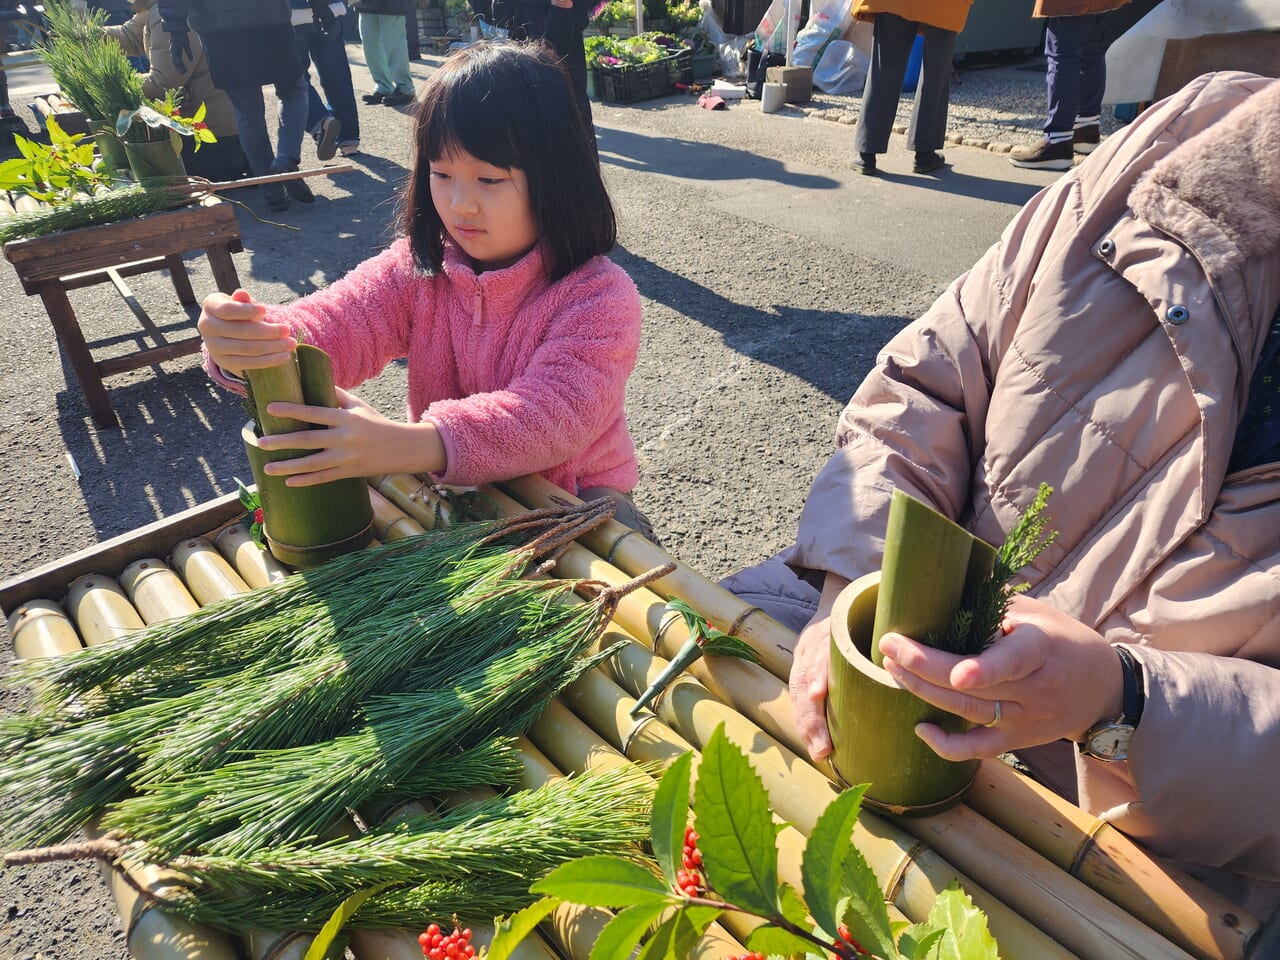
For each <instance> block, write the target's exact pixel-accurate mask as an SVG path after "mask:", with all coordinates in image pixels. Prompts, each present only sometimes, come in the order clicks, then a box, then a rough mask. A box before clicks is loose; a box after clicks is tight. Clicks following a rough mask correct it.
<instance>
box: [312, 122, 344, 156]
mask: <svg viewBox="0 0 1280 960" xmlns="http://www.w3.org/2000/svg"><path fill="white" fill-rule="evenodd" d="M341 132H342V124H341V122H339V120H338V118H337V117H325V118H324V119H323V120H321V121H320V125H319V126H318V127H316V129H315V132H314V133H312V134H311V136H312V137H313V138H314V139H315V141H316V159H317V160H332V159H333V155H334V154H335V153H337V152H338V134H340V133H341Z"/></svg>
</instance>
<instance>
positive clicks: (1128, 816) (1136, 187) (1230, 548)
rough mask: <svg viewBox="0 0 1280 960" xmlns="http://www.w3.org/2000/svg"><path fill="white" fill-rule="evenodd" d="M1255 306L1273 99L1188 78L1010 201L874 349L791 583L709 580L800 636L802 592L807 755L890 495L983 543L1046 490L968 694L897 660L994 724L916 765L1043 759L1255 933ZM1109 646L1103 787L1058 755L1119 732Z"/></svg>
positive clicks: (1263, 283)
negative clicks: (1044, 525)
mask: <svg viewBox="0 0 1280 960" xmlns="http://www.w3.org/2000/svg"><path fill="white" fill-rule="evenodd" d="M1278 306H1280V81H1273V80H1269V79H1264V78H1261V77H1256V76H1252V75H1248V74H1241V73H1223V74H1210V75H1206V76H1204V77H1200V78H1199V79H1197V80H1195V81H1194V82H1192V83H1191V84H1190V85H1188V86H1187V87H1186V88H1185V89H1183V90H1182V91H1180V92H1179V93H1178V94H1176V95H1174V96H1173V97H1171V98H1169V99H1167V100H1165V101H1163V102H1162V103H1160V104H1157V105H1156V106H1154V107H1152V108H1151V109H1150V110H1148V111H1146V112H1145V113H1143V114H1142V115H1141V116H1140V117H1138V119H1137V120H1136V121H1135V122H1134V123H1133V124H1132V125H1131V126H1130V127H1128V128H1126V129H1125V130H1123V131H1122V132H1120V133H1118V134H1116V135H1115V136H1112V137H1110V138H1108V140H1107V141H1106V142H1105V143H1104V144H1103V146H1102V147H1100V148H1099V149H1098V150H1097V151H1096V152H1095V153H1094V154H1093V155H1091V156H1090V157H1089V158H1088V159H1087V160H1086V161H1085V162H1084V163H1083V164H1082V165H1081V166H1079V167H1078V168H1077V169H1076V170H1075V171H1074V172H1073V173H1072V174H1071V175H1069V176H1067V177H1064V178H1063V179H1062V180H1060V181H1059V182H1057V183H1056V184H1054V185H1053V186H1051V187H1048V188H1047V189H1045V190H1044V191H1042V192H1041V193H1040V194H1039V195H1038V196H1036V197H1035V198H1034V199H1032V200H1031V201H1030V202H1029V203H1028V204H1027V205H1026V206H1025V207H1024V208H1023V209H1022V211H1021V212H1020V213H1019V214H1018V216H1017V217H1016V218H1015V219H1014V221H1013V222H1012V223H1011V224H1010V225H1009V227H1008V228H1007V229H1006V230H1005V232H1004V234H1003V236H1002V237H1001V239H1000V241H999V242H998V243H996V244H995V245H994V246H993V247H992V248H991V249H990V250H989V251H988V252H987V253H986V254H985V255H984V256H983V258H982V259H981V260H980V261H979V262H978V263H977V264H976V265H975V266H974V267H973V268H972V269H971V270H970V271H969V272H968V273H966V274H965V275H964V276H962V277H960V278H959V279H958V280H957V281H955V283H954V284H953V285H952V286H951V288H950V289H949V290H948V292H947V293H945V294H944V295H943V296H942V297H940V298H939V300H938V301H937V302H936V303H935V304H934V305H933V306H932V307H931V308H930V310H929V311H928V312H927V313H926V314H925V315H924V316H923V317H922V318H920V319H919V320H918V321H916V322H915V323H913V324H912V325H910V326H909V327H907V328H906V329H905V330H903V331H902V332H901V333H900V334H899V335H898V336H896V337H895V338H894V339H893V340H892V341H891V342H890V343H889V344H888V345H887V346H886V347H885V349H884V350H883V351H882V352H881V354H880V356H879V359H878V362H877V366H876V369H875V370H873V371H872V373H871V374H870V375H869V376H868V377H867V379H866V380H865V381H864V382H863V384H862V385H861V386H860V387H859V389H858V390H857V392H856V393H855V395H854V397H853V399H852V400H851V401H850V403H849V405H848V406H847V408H846V409H845V411H844V413H843V414H842V416H841V419H840V423H839V428H838V432H837V445H838V450H837V452H836V453H835V455H834V456H833V457H832V458H831V459H830V460H829V461H828V462H827V464H826V465H825V466H824V467H823V469H822V471H821V472H820V473H819V475H818V477H817V479H816V481H815V482H814V484H813V487H812V490H811V492H810V495H809V498H808V502H807V503H806V505H805V508H804V512H803V514H802V516H801V520H800V525H799V530H798V535H797V539H796V543H795V545H794V546H793V547H791V548H790V549H789V550H787V551H785V552H784V554H782V555H781V558H782V559H785V561H786V562H787V563H789V564H790V565H791V568H787V567H784V566H783V564H782V563H781V562H774V563H771V564H765V565H764V566H762V567H759V568H754V569H753V570H748V571H743V572H742V573H741V574H738V575H736V576H735V577H732V578H730V579H729V581H727V582H726V586H728V587H729V588H730V589H732V590H734V592H736V593H739V594H740V595H742V596H744V597H746V598H748V599H750V600H751V601H752V602H755V603H757V604H758V605H760V606H764V607H765V608H766V609H767V610H769V612H771V613H772V612H775V611H777V612H778V614H777V615H778V616H779V619H783V620H784V622H785V621H786V620H787V619H788V616H787V612H786V611H787V608H788V607H790V608H791V611H792V613H791V616H790V618H789V619H790V620H791V622H792V623H796V622H797V620H799V621H800V624H803V614H801V615H799V616H797V615H796V611H798V610H800V609H801V608H802V607H803V605H804V604H805V603H806V602H807V603H812V602H814V601H815V600H818V594H817V591H816V590H814V589H813V587H806V585H805V584H804V582H803V581H802V580H798V579H796V576H795V574H796V573H799V574H801V575H802V576H804V577H807V579H808V581H809V582H810V583H816V584H821V585H822V593H821V599H820V600H819V601H818V603H817V613H816V614H815V615H814V616H813V618H812V620H810V621H809V623H808V625H807V626H803V627H802V629H801V632H800V636H799V639H798V641H797V647H796V659H795V665H794V668H793V671H792V676H791V691H792V703H793V707H794V709H795V713H796V721H797V725H798V727H799V729H800V732H801V734H802V736H803V738H804V740H805V742H806V745H807V746H808V747H809V749H810V751H811V752H812V753H813V754H814V755H815V756H823V755H825V754H826V753H827V752H828V751H829V749H830V746H829V740H828V738H827V733H826V727H825V720H824V717H823V713H822V711H823V707H824V703H825V693H826V676H827V673H826V671H827V651H828V636H829V634H828V631H827V627H828V619H827V612H828V611H829V610H830V605H831V602H832V600H833V599H834V596H835V594H836V592H838V590H839V589H840V587H841V586H843V585H844V584H846V583H847V582H849V581H850V580H852V579H854V578H857V577H859V576H861V575H863V574H865V573H868V572H871V571H874V570H876V569H878V568H879V566H880V560H881V554H882V550H883V533H884V529H885V520H886V515H887V512H888V507H889V498H890V494H891V492H892V490H893V489H894V488H900V489H902V490H903V491H905V492H906V493H909V494H911V495H912V496H914V497H916V498H918V499H921V500H924V501H926V502H928V503H930V504H932V505H933V506H934V507H936V508H938V509H939V510H941V511H943V512H944V513H946V514H947V515H948V516H950V517H953V518H956V519H957V520H958V521H959V522H961V523H962V524H964V525H965V526H966V527H967V528H968V529H969V530H971V531H972V532H974V533H975V534H977V535H978V536H980V537H982V538H983V539H985V540H987V541H988V542H992V543H999V542H1000V541H1001V540H1002V539H1003V538H1004V537H1005V535H1006V534H1007V532H1008V531H1009V530H1010V528H1011V527H1012V526H1013V524H1014V523H1015V522H1016V520H1017V519H1018V517H1019V516H1020V515H1021V513H1022V512H1023V511H1024V510H1025V508H1026V507H1027V506H1028V504H1029V503H1030V502H1031V499H1032V498H1033V496H1034V494H1035V491H1036V489H1037V486H1038V485H1039V484H1040V483H1041V482H1045V483H1048V484H1050V485H1052V486H1053V487H1054V488H1055V493H1054V494H1053V495H1052V497H1051V498H1050V499H1049V505H1048V514H1049V515H1050V526H1051V527H1053V528H1055V529H1056V530H1057V531H1058V538H1057V540H1056V541H1055V542H1054V543H1053V544H1052V546H1051V547H1050V548H1049V549H1048V550H1047V551H1046V552H1045V553H1044V554H1042V555H1041V557H1040V558H1039V559H1038V560H1037V561H1036V563H1035V564H1034V565H1033V567H1032V568H1030V569H1028V570H1026V571H1024V575H1025V576H1026V579H1027V581H1028V582H1029V584H1030V590H1029V596H1030V597H1033V598H1036V599H1034V600H1033V599H1025V600H1021V601H1015V605H1014V606H1013V608H1012V609H1011V620H1012V622H1014V623H1016V624H1019V625H1018V626H1015V627H1014V629H1013V630H1012V632H1011V633H1009V634H1008V635H1006V636H1001V637H999V638H997V639H996V641H995V643H994V644H993V645H992V646H991V647H990V648H989V649H988V651H987V652H985V653H984V654H983V655H982V656H981V657H978V658H976V660H977V661H978V662H980V663H981V664H982V665H981V666H980V667H979V668H978V669H977V670H974V668H973V662H971V663H970V664H969V665H968V666H966V667H964V668H963V669H962V670H961V673H963V672H964V671H972V673H971V674H970V676H969V677H968V679H969V680H970V681H975V683H974V685H972V686H971V687H970V688H969V689H967V690H966V691H964V692H961V691H957V690H955V689H954V688H952V687H951V686H950V685H949V683H948V680H949V678H950V677H953V676H957V675H955V674H950V673H949V671H950V669H951V667H952V666H954V665H955V658H950V657H949V656H948V655H946V654H942V653H941V652H940V651H933V650H930V649H929V648H925V647H921V646H919V645H916V644H913V643H910V642H908V641H902V642H899V643H897V644H896V646H895V647H893V649H892V650H891V654H892V657H891V659H893V658H896V660H897V665H896V668H895V671H896V672H895V675H897V676H899V677H900V678H901V679H902V682H903V683H904V685H906V686H909V687H911V688H912V689H916V690H917V691H918V692H922V693H923V695H925V696H926V699H931V700H933V701H934V702H936V703H938V704H939V705H940V706H944V707H946V708H948V709H952V710H955V711H956V712H959V713H961V714H963V715H965V716H967V717H968V718H969V719H971V720H973V721H974V722H976V723H978V724H985V723H987V722H989V721H990V720H991V719H992V718H993V716H995V715H996V710H995V701H999V702H1000V704H1001V707H1002V709H1001V711H1000V713H1001V716H1000V718H999V722H998V723H997V724H996V725H995V726H990V727H984V726H979V727H977V728H975V729H974V730H972V731H970V732H969V733H967V734H961V735H957V736H956V737H955V738H947V739H945V740H943V739H936V740H933V742H934V743H936V744H937V745H938V746H939V747H941V749H942V752H944V753H946V754H947V755H951V756H957V757H959V756H984V757H992V756H996V755H997V754H1000V753H1003V752H1005V751H1007V750H1014V749H1021V748H1026V747H1030V746H1032V745H1035V744H1047V745H1048V746H1045V747H1041V748H1039V750H1038V751H1036V753H1037V754H1038V755H1037V756H1034V757H1032V760H1033V765H1035V766H1037V769H1039V770H1041V771H1042V772H1044V773H1045V775H1046V778H1047V779H1049V780H1051V781H1052V780H1054V778H1055V776H1057V783H1058V785H1059V786H1060V787H1061V789H1062V790H1063V792H1065V793H1067V794H1068V795H1075V794H1076V793H1077V789H1076V788H1077V787H1078V799H1079V802H1080V804H1081V805H1082V806H1083V807H1084V808H1085V809H1087V810H1089V811H1090V812H1092V813H1093V814H1095V815H1097V816H1100V817H1102V818H1103V819H1105V820H1108V821H1110V822H1112V823H1114V824H1115V825H1116V826H1117V827H1119V828H1120V829H1122V830H1124V831H1125V832H1126V833H1128V834H1129V835H1131V836H1132V837H1134V838H1135V839H1136V840H1138V841H1139V842H1141V843H1143V844H1144V845H1146V846H1147V847H1148V848H1149V849H1151V850H1152V851H1154V852H1155V853H1157V854H1159V855H1162V856H1165V857H1167V858H1170V859H1172V860H1174V861H1176V862H1179V863H1181V864H1182V865H1183V866H1184V867H1186V868H1187V869H1188V870H1190V871H1191V872H1193V873H1196V874H1198V875H1199V876H1201V877H1202V878H1204V879H1206V880H1207V881H1208V882H1210V883H1211V884H1212V885H1213V886H1214V887H1215V888H1216V889H1218V890H1219V891H1221V892H1223V893H1224V894H1226V895H1228V896H1230V897H1232V898H1234V899H1236V900H1237V901H1238V902H1240V903H1241V904H1243V905H1245V906H1246V907H1248V908H1250V909H1252V910H1254V911H1255V912H1257V913H1258V914H1259V915H1262V916H1265V915H1267V914H1268V913H1269V912H1270V910H1271V909H1272V908H1274V907H1275V906H1276V905H1277V904H1280V817H1277V815H1276V811H1277V810H1280V778H1277V776H1276V771H1277V770H1280V669H1278V668H1280V462H1275V460H1274V457H1275V450H1276V448H1273V449H1272V451H1271V454H1270V458H1271V460H1272V462H1263V463H1259V464H1255V465H1252V466H1248V467H1246V468H1243V469H1234V470H1233V469H1231V468H1230V467H1229V460H1230V458H1231V456H1232V449H1233V445H1234V443H1235V441H1236V436H1237V427H1238V425H1239V423H1240V422H1241V419H1242V416H1243V415H1244V414H1245V412H1246V406H1247V404H1248V402H1249V401H1248V397H1249V395H1250V384H1251V378H1252V376H1253V374H1254V370H1255V366H1256V365H1257V362H1258V358H1259V356H1260V353H1261V351H1262V349H1263V345H1264V342H1266V340H1267V337H1268V331H1269V330H1270V328H1271V327H1272V326H1273V323H1274V322H1275V321H1273V318H1276V317H1277V307H1278ZM1271 336H1272V337H1273V338H1274V337H1277V336H1280V330H1278V331H1277V332H1276V333H1274V334H1272V335H1271ZM1272 342H1273V343H1274V340H1273V341H1272ZM1259 380H1261V377H1260V378H1259ZM1274 387H1275V384H1274V383H1273V384H1272V388H1273V389H1274ZM1262 403H1264V400H1261V399H1260V400H1256V401H1255V406H1254V407H1253V408H1251V409H1254V410H1256V409H1259V408H1260V407H1259V405H1261V404H1262ZM1278 441H1280V438H1275V437H1273V438H1272V442H1273V443H1276V442H1278ZM777 559H778V558H775V561H776V560H777ZM806 589H808V590H809V591H810V592H809V595H808V597H806V596H805V590H806ZM809 609H810V610H812V609H813V607H812V606H810V607H809ZM800 624H797V625H800ZM1109 644H1121V645H1123V646H1124V647H1125V648H1126V649H1127V650H1129V651H1131V653H1132V655H1133V657H1134V658H1135V659H1136V660H1138V661H1139V662H1140V665H1141V672H1142V676H1143V679H1144V685H1145V695H1146V702H1145V709H1144V710H1143V712H1142V715H1141V722H1140V723H1139V725H1138V727H1137V730H1136V732H1135V734H1134V738H1133V741H1132V744H1131V748H1130V752H1129V757H1128V759H1127V760H1125V761H1120V762H1111V763H1105V762H1102V761H1100V760H1096V759H1092V758H1089V757H1085V756H1082V755H1079V754H1078V753H1077V752H1076V750H1075V748H1074V746H1073V745H1072V744H1071V743H1070V741H1071V740H1076V741H1079V740H1080V739H1081V738H1082V737H1083V735H1084V732H1085V731H1086V730H1087V729H1088V728H1089V727H1090V726H1091V725H1093V724H1094V723H1097V722H1098V721H1102V720H1109V719H1113V718H1114V717H1115V716H1116V715H1117V714H1118V713H1119V712H1120V710H1119V707H1120V687H1121V675H1122V671H1121V667H1120V663H1119V657H1118V656H1117V655H1116V652H1115V651H1114V650H1113V649H1112V648H1111V647H1110V646H1109ZM891 646H892V645H891ZM882 649H883V648H882ZM1064 761H1065V762H1064ZM1055 766H1056V769H1055ZM1063 772H1065V773H1066V777H1065V778H1064V777H1062V776H1061V774H1062V773H1063ZM1072 773H1074V776H1072V775H1071V774H1072Z"/></svg>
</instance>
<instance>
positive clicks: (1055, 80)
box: [1009, 15, 1095, 170]
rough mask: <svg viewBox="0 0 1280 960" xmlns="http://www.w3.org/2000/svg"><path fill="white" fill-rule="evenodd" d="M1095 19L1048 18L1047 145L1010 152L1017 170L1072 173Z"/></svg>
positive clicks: (1087, 16) (1046, 33)
mask: <svg viewBox="0 0 1280 960" xmlns="http://www.w3.org/2000/svg"><path fill="white" fill-rule="evenodd" d="M1094 19H1095V18H1094V16H1093V15H1086V16H1079V17H1050V18H1049V22H1048V24H1047V25H1046V27H1045V33H1044V56H1045V60H1046V61H1047V68H1046V72H1045V86H1046V88H1047V90H1048V97H1049V113H1048V116H1047V118H1046V119H1045V122H1044V141H1043V142H1042V143H1040V144H1039V145H1038V146H1035V147H1014V148H1013V150H1011V151H1009V162H1010V163H1012V164H1013V165H1014V166H1015V167H1030V168H1035V169H1041V170H1070V169H1071V166H1072V164H1073V163H1074V156H1075V151H1074V149H1073V147H1072V140H1073V138H1074V137H1075V126H1076V114H1077V113H1079V110H1080V69H1081V55H1082V54H1083V52H1084V47H1085V42H1086V41H1087V40H1088V39H1089V35H1090V32H1091V31H1092V29H1093V25H1094Z"/></svg>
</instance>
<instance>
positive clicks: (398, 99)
mask: <svg viewBox="0 0 1280 960" xmlns="http://www.w3.org/2000/svg"><path fill="white" fill-rule="evenodd" d="M406 103H413V94H412V93H402V92H401V91H399V90H397V91H396V92H395V93H388V94H387V95H386V96H385V97H383V98H382V105H383V106H384V107H403V106H404V105H405V104H406Z"/></svg>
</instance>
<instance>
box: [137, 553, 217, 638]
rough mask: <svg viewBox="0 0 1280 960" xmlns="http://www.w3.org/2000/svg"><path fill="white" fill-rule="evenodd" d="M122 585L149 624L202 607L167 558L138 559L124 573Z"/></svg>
mask: <svg viewBox="0 0 1280 960" xmlns="http://www.w3.org/2000/svg"><path fill="white" fill-rule="evenodd" d="M120 586H122V587H124V590H125V593H127V594H128V595H129V599H130V600H131V601H133V606H134V609H136V610H137V611H138V613H140V614H141V615H142V619H143V620H145V621H146V622H147V624H148V625H150V624H153V623H159V622H161V621H162V620H176V619H178V618H179V617H185V616H189V615H190V614H193V613H195V612H196V611H197V610H199V609H200V604H198V603H196V600H195V597H193V596H191V592H190V591H189V590H187V588H186V587H185V586H184V585H183V583H182V581H181V580H179V579H178V575H177V574H176V573H174V572H173V571H172V570H170V569H169V567H168V566H167V565H166V564H165V562H164V561H163V560H156V559H147V560H135V561H134V562H133V563H131V564H129V565H128V566H127V567H125V568H124V572H123V573H121V574H120Z"/></svg>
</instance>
